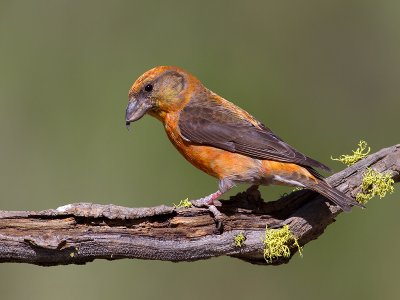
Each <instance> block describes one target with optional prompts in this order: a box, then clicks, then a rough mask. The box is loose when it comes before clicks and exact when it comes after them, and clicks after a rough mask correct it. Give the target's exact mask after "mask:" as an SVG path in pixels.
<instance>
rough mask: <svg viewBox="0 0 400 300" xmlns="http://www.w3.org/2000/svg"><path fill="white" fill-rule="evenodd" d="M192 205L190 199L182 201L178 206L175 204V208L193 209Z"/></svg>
mask: <svg viewBox="0 0 400 300" xmlns="http://www.w3.org/2000/svg"><path fill="white" fill-rule="evenodd" d="M192 205H193V204H192V203H191V202H190V201H189V198H186V199H184V200H181V201H180V202H179V203H178V204H175V203H174V207H175V208H189V207H192Z"/></svg>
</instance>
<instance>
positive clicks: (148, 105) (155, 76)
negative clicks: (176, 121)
mask: <svg viewBox="0 0 400 300" xmlns="http://www.w3.org/2000/svg"><path fill="white" fill-rule="evenodd" d="M193 80H197V79H195V78H194V77H193V76H192V75H190V74H189V73H187V72H186V71H184V70H182V69H180V68H178V67H166V66H160V67H155V68H154V69H151V70H149V71H147V72H146V73H144V74H143V75H142V76H140V77H139V78H138V79H137V80H136V81H135V83H134V84H133V86H132V88H131V89H130V91H129V103H128V106H127V108H126V115H125V122H126V125H127V126H129V125H130V123H131V122H135V121H137V120H139V119H140V118H141V117H143V116H144V115H145V114H146V113H148V114H150V115H152V116H155V117H156V118H158V119H160V120H163V119H164V117H165V115H166V114H167V113H169V112H173V111H176V110H179V109H180V108H181V107H182V106H183V105H184V104H185V102H186V101H187V97H186V93H187V92H188V85H189V83H190V82H192V81H193Z"/></svg>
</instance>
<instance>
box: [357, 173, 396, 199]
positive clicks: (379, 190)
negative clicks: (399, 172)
mask: <svg viewBox="0 0 400 300" xmlns="http://www.w3.org/2000/svg"><path fill="white" fill-rule="evenodd" d="M393 184H394V180H393V178H392V176H391V173H390V172H388V173H386V174H383V173H379V172H378V171H375V170H374V169H372V168H367V170H366V171H365V173H364V175H363V179H362V183H361V192H359V193H358V194H357V195H356V200H357V201H358V202H360V203H361V204H366V203H367V202H368V201H369V200H370V199H371V198H373V197H374V196H379V198H381V199H382V198H383V197H385V196H386V193H390V194H391V193H393V191H394V187H393Z"/></svg>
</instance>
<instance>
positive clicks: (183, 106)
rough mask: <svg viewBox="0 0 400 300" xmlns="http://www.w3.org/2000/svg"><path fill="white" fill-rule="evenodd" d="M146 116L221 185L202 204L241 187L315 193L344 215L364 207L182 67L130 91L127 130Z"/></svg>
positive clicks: (158, 72)
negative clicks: (288, 188) (289, 188)
mask: <svg viewBox="0 0 400 300" xmlns="http://www.w3.org/2000/svg"><path fill="white" fill-rule="evenodd" d="M146 113H147V114H149V115H151V116H153V117H155V118H157V119H158V120H160V121H161V122H162V123H163V125H164V128H165V131H166V133H167V136H168V138H169V139H170V141H171V142H172V144H173V145H174V146H175V148H176V149H177V150H178V151H179V152H180V153H181V154H182V155H183V156H184V157H185V158H186V159H187V160H188V161H189V162H190V163H192V164H193V165H194V166H195V167H197V168H199V169H200V170H202V171H204V172H206V173H207V174H209V175H211V176H214V177H216V178H217V179H218V180H219V188H218V190H217V191H216V192H215V193H212V194H211V195H209V196H207V197H204V198H202V199H200V200H201V201H197V203H200V204H202V205H205V206H209V207H210V206H213V202H214V201H215V200H216V199H217V198H218V197H219V196H221V195H222V194H223V193H225V192H226V191H228V190H229V189H231V188H232V187H234V186H235V185H236V184H239V183H250V184H252V185H256V186H257V185H269V184H278V185H289V186H295V187H301V188H307V189H311V190H313V191H316V192H318V193H320V194H321V195H323V196H325V197H326V198H328V199H329V200H330V201H332V202H333V203H335V204H337V205H338V206H340V208H341V209H342V210H344V211H349V210H350V209H351V207H352V206H355V205H356V206H361V205H360V204H359V203H358V202H356V201H355V200H353V199H351V198H349V197H347V196H346V195H345V194H344V193H342V192H340V191H339V190H337V189H335V188H333V187H331V186H330V185H329V184H328V183H327V182H326V181H325V180H324V178H323V177H322V176H321V175H320V174H319V173H318V172H317V171H316V170H315V168H318V169H323V170H329V168H328V167H327V166H325V165H324V164H322V163H320V162H318V161H316V160H314V159H312V158H309V157H307V156H306V155H304V154H302V153H300V152H299V151H297V150H296V149H294V148H293V147H291V146H290V145H288V144H287V143H285V142H284V141H283V140H282V139H281V138H279V137H278V136H277V135H275V134H274V133H273V132H272V131H271V130H270V129H269V128H267V127H266V126H265V125H263V124H262V123H260V122H259V121H257V120H256V119H255V118H254V117H253V116H251V115H250V114H249V113H248V112H246V111H245V110H243V109H241V108H239V107H238V106H236V105H234V104H233V103H231V102H229V101H227V100H225V99H224V98H222V97H220V96H218V95H217V94H215V93H213V92H212V91H210V90H209V89H207V88H206V87H205V86H204V85H203V84H202V83H201V82H200V81H199V80H198V79H197V78H196V77H194V76H193V75H191V74H190V73H188V72H186V71H184V70H182V69H181V68H178V67H166V66H160V67H156V68H154V69H151V70H149V71H147V72H146V73H144V74H143V75H142V76H140V77H139V78H138V79H137V80H136V81H135V83H134V84H133V86H132V88H131V89H130V91H129V103H128V106H127V108H126V116H125V121H126V124H127V126H129V125H130V123H131V122H134V121H137V120H139V119H140V118H141V117H143V115H145V114H146ZM213 207H214V206H213ZM214 208H215V207H214Z"/></svg>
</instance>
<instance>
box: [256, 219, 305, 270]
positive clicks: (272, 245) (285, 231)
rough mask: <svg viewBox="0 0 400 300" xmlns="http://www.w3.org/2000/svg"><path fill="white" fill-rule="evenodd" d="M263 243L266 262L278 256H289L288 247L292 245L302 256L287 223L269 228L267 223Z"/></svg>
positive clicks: (300, 249)
mask: <svg viewBox="0 0 400 300" xmlns="http://www.w3.org/2000/svg"><path fill="white" fill-rule="evenodd" d="M263 244H264V259H265V261H266V262H267V263H271V262H273V261H274V260H276V259H278V258H279V257H290V248H293V247H297V249H298V250H299V253H300V256H303V254H302V248H301V247H300V245H299V243H298V241H297V238H296V237H295V236H294V234H293V233H292V232H291V231H290V229H289V225H284V226H283V227H282V228H280V229H269V228H268V225H267V227H266V228H265V238H264V240H263Z"/></svg>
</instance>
